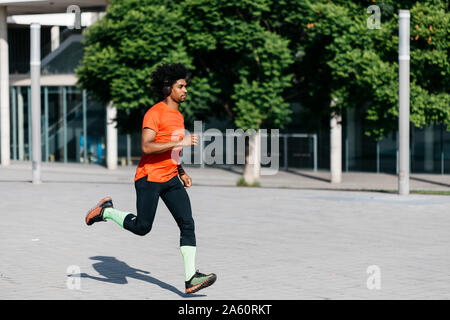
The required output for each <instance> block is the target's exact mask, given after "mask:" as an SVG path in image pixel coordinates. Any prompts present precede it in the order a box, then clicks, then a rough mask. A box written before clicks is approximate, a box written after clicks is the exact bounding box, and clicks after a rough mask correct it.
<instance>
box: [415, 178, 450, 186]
mask: <svg viewBox="0 0 450 320" xmlns="http://www.w3.org/2000/svg"><path fill="white" fill-rule="evenodd" d="M410 179H411V180H416V181H421V182H426V183H430V184H435V185H438V186H443V187H449V188H450V184H446V183H442V182H437V181H433V180H428V179H423V178H417V177H410Z"/></svg>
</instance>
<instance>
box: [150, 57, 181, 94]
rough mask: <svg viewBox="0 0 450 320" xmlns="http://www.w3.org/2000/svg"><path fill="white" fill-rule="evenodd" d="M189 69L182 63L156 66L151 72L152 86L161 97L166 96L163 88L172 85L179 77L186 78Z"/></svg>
mask: <svg viewBox="0 0 450 320" xmlns="http://www.w3.org/2000/svg"><path fill="white" fill-rule="evenodd" d="M187 76H188V69H187V68H186V67H185V66H184V65H183V64H182V63H172V64H168V63H165V64H163V65H160V66H158V67H157V68H156V70H155V71H153V73H152V74H151V79H152V82H151V87H152V89H153V90H154V91H155V93H156V94H157V95H158V96H159V98H162V99H164V98H166V96H165V94H164V90H163V88H164V87H165V86H170V87H171V86H172V85H173V84H174V83H175V82H177V80H179V79H186V78H187Z"/></svg>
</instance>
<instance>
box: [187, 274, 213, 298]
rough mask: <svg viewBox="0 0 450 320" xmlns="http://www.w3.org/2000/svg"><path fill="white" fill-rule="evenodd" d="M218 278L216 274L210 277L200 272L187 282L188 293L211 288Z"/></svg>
mask: <svg viewBox="0 0 450 320" xmlns="http://www.w3.org/2000/svg"><path fill="white" fill-rule="evenodd" d="M216 280H217V276H216V275H215V274H214V273H210V274H208V275H206V274H203V273H200V272H198V270H197V272H195V274H194V275H193V276H192V278H191V279H190V280H189V281H186V282H185V284H186V293H187V294H189V293H194V292H197V291H198V290H201V289H203V288H206V287H209V286H210V285H212V284H213V283H214V282H216Z"/></svg>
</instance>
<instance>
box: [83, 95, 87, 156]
mask: <svg viewBox="0 0 450 320" xmlns="http://www.w3.org/2000/svg"><path fill="white" fill-rule="evenodd" d="M87 140H88V139H87V93H86V89H84V90H83V142H84V146H83V158H84V163H87V162H88V161H87Z"/></svg>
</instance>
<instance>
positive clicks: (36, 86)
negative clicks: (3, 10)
mask: <svg viewBox="0 0 450 320" xmlns="http://www.w3.org/2000/svg"><path fill="white" fill-rule="evenodd" d="M30 39H31V40H30V48H31V52H30V74H31V113H32V145H33V149H32V150H33V152H32V171H33V180H32V182H33V183H34V184H38V183H41V161H42V150H41V83H40V75H41V25H40V24H39V23H32V24H31V25H30Z"/></svg>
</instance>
